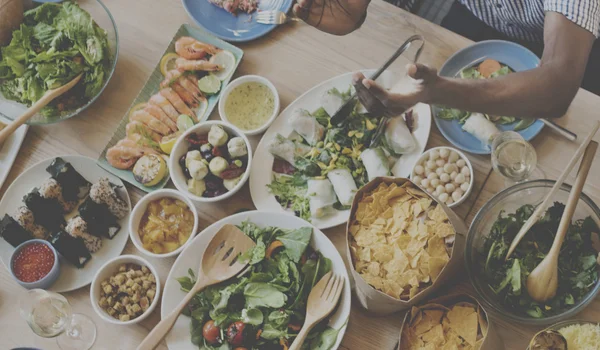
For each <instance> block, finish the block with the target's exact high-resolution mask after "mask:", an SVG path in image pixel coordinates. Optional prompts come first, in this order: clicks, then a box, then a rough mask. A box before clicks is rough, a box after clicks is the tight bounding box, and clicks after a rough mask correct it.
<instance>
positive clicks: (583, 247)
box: [483, 202, 599, 318]
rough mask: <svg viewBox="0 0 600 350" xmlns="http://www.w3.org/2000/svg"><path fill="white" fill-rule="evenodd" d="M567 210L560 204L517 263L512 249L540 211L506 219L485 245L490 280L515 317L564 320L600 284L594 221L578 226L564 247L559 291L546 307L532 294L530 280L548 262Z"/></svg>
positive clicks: (525, 209) (526, 241)
mask: <svg viewBox="0 0 600 350" xmlns="http://www.w3.org/2000/svg"><path fill="white" fill-rule="evenodd" d="M564 208H565V206H564V205H563V204H562V203H559V202H556V203H554V205H553V206H552V207H551V208H549V209H548V211H547V212H546V214H545V215H544V217H543V218H542V219H540V220H539V221H538V222H537V223H536V224H535V225H534V226H533V227H532V228H531V229H530V230H529V232H528V233H527V235H525V237H524V238H523V240H522V241H521V242H520V243H519V245H518V246H517V248H516V250H515V251H514V253H513V254H512V255H511V258H510V259H509V260H508V261H505V257H506V254H507V253H508V248H509V246H510V244H511V242H512V240H513V238H514V237H515V236H516V235H517V233H518V232H519V229H520V228H521V227H522V226H523V224H524V223H525V221H527V219H528V218H529V217H530V216H531V214H532V213H533V211H534V210H535V207H534V206H532V205H524V206H522V207H521V208H519V209H518V210H517V212H516V213H514V214H508V215H505V214H504V213H501V214H500V215H499V217H498V219H497V220H496V222H495V223H494V226H493V227H492V230H491V232H490V235H489V236H488V238H487V240H486V241H485V244H484V252H483V253H484V255H485V256H486V261H485V264H484V267H483V269H484V276H485V278H486V279H487V282H488V284H489V286H490V288H491V289H492V290H493V292H494V293H495V294H497V295H498V298H499V299H500V302H501V303H502V304H503V305H504V306H506V307H507V308H508V309H510V310H511V311H512V312H514V313H516V314H519V315H523V316H529V317H533V318H542V317H548V316H552V315H556V314H559V313H561V312H564V311H565V310H567V309H569V308H571V307H573V305H575V304H577V303H578V302H580V301H581V300H582V299H583V298H584V297H585V295H586V294H587V293H588V292H589V291H590V290H592V289H593V288H594V286H595V285H596V283H598V267H597V262H596V256H597V254H598V253H597V252H596V250H594V248H593V247H592V238H591V236H592V234H596V233H598V232H599V230H598V226H597V225H596V223H595V222H594V220H593V219H592V218H591V217H587V218H585V219H583V220H578V221H575V222H573V223H572V224H571V226H570V227H569V231H568V233H567V236H566V238H565V242H564V243H563V246H562V249H561V252H560V256H559V260H558V267H559V269H558V291H557V293H556V296H555V297H554V298H553V299H551V300H549V301H548V302H546V303H538V302H536V301H534V300H533V299H532V298H531V297H530V296H529V295H528V294H527V287H526V282H527V277H528V276H529V274H530V273H531V271H533V269H535V268H536V267H537V266H538V265H539V263H540V262H541V261H542V260H543V259H544V257H545V256H546V254H547V253H548V251H549V250H550V247H551V246H552V242H553V241H554V236H555V235H556V230H557V229H558V224H559V222H560V220H561V217H562V213H563V211H564Z"/></svg>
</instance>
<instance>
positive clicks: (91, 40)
mask: <svg viewBox="0 0 600 350" xmlns="http://www.w3.org/2000/svg"><path fill="white" fill-rule="evenodd" d="M110 64H111V58H110V54H109V49H108V39H107V34H106V31H104V30H103V29H102V28H100V27H99V26H98V25H97V24H96V23H95V22H94V21H93V20H92V18H91V16H90V14H89V13H87V12H86V11H84V10H83V9H81V8H80V7H79V6H78V5H77V4H75V3H73V2H69V1H66V2H63V3H62V4H57V3H45V4H43V5H41V6H38V7H36V8H34V9H32V10H29V11H27V12H25V15H24V23H23V24H21V27H20V28H19V29H18V30H15V31H14V32H13V36H12V40H11V42H10V44H8V45H7V46H5V47H2V48H1V49H0V92H1V93H2V95H3V96H4V97H5V98H7V99H10V100H14V101H17V102H20V103H23V104H25V105H28V106H30V105H31V104H33V103H35V102H36V101H37V100H39V99H40V98H41V97H42V96H43V95H44V93H46V91H48V90H51V89H55V88H58V87H60V86H62V85H64V84H66V83H68V82H69V81H70V80H72V79H73V78H75V77H76V76H77V75H79V74H80V73H83V77H82V79H81V81H80V82H79V83H78V84H77V85H76V86H75V87H73V88H72V89H71V90H69V91H68V92H67V93H65V94H63V95H62V96H60V97H58V98H57V99H55V100H54V101H52V102H51V103H50V104H49V105H48V106H46V107H44V109H43V110H42V111H41V113H42V115H44V116H45V117H48V118H52V117H57V116H60V115H61V114H66V113H68V112H70V111H73V110H75V109H77V108H78V107H80V106H82V105H84V104H85V103H87V102H88V101H89V100H90V99H92V98H93V97H95V96H96V95H97V94H99V93H100V90H101V89H102V87H103V86H104V83H105V81H106V80H107V79H108V76H109V67H110Z"/></svg>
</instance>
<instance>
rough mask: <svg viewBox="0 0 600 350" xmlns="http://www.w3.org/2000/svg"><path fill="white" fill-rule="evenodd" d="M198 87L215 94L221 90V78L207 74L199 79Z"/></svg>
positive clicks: (207, 92)
mask: <svg viewBox="0 0 600 350" xmlns="http://www.w3.org/2000/svg"><path fill="white" fill-rule="evenodd" d="M198 88H199V89H200V91H202V92H204V93H205V94H207V95H214V94H216V93H217V92H219V90H221V79H219V78H217V77H216V76H214V75H207V76H205V77H202V78H201V79H200V80H198Z"/></svg>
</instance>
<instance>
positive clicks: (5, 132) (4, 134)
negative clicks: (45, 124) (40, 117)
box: [0, 74, 83, 144]
mask: <svg viewBox="0 0 600 350" xmlns="http://www.w3.org/2000/svg"><path fill="white" fill-rule="evenodd" d="M82 75H83V74H79V75H78V76H76V77H75V78H73V80H71V81H69V82H68V83H66V84H65V85H63V86H60V87H58V88H56V89H52V90H48V91H46V93H45V94H44V96H42V98H40V99H39V100H37V101H36V102H35V103H34V104H33V105H32V106H31V107H29V108H28V109H27V110H26V111H25V112H24V113H23V114H21V115H20V116H19V117H18V118H16V119H15V120H13V122H12V123H10V124H8V125H7V126H6V127H5V128H4V129H2V131H0V144H2V143H4V141H6V139H7V138H8V137H9V136H10V135H12V133H13V132H14V131H15V130H17V129H18V128H19V126H21V125H23V124H25V123H26V122H27V121H28V120H29V119H31V117H33V116H34V115H35V114H36V113H37V112H39V111H40V110H41V109H42V108H44V107H46V105H47V104H48V103H50V102H52V100H54V99H55V98H57V97H58V96H60V95H62V94H64V93H65V92H67V91H69V90H71V88H72V87H73V86H75V85H76V84H77V83H78V82H79V80H81V76H82Z"/></svg>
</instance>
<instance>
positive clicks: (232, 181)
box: [223, 174, 244, 191]
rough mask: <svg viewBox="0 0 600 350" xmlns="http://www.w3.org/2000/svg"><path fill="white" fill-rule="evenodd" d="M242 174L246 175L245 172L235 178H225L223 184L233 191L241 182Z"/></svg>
mask: <svg viewBox="0 0 600 350" xmlns="http://www.w3.org/2000/svg"><path fill="white" fill-rule="evenodd" d="M242 176H244V175H243V174H242V175H240V176H238V177H236V178H233V179H224V180H223V186H224V187H225V188H226V189H227V190H228V191H231V190H233V188H234V187H235V186H236V185H237V184H238V183H239V182H240V180H241V179H242Z"/></svg>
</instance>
